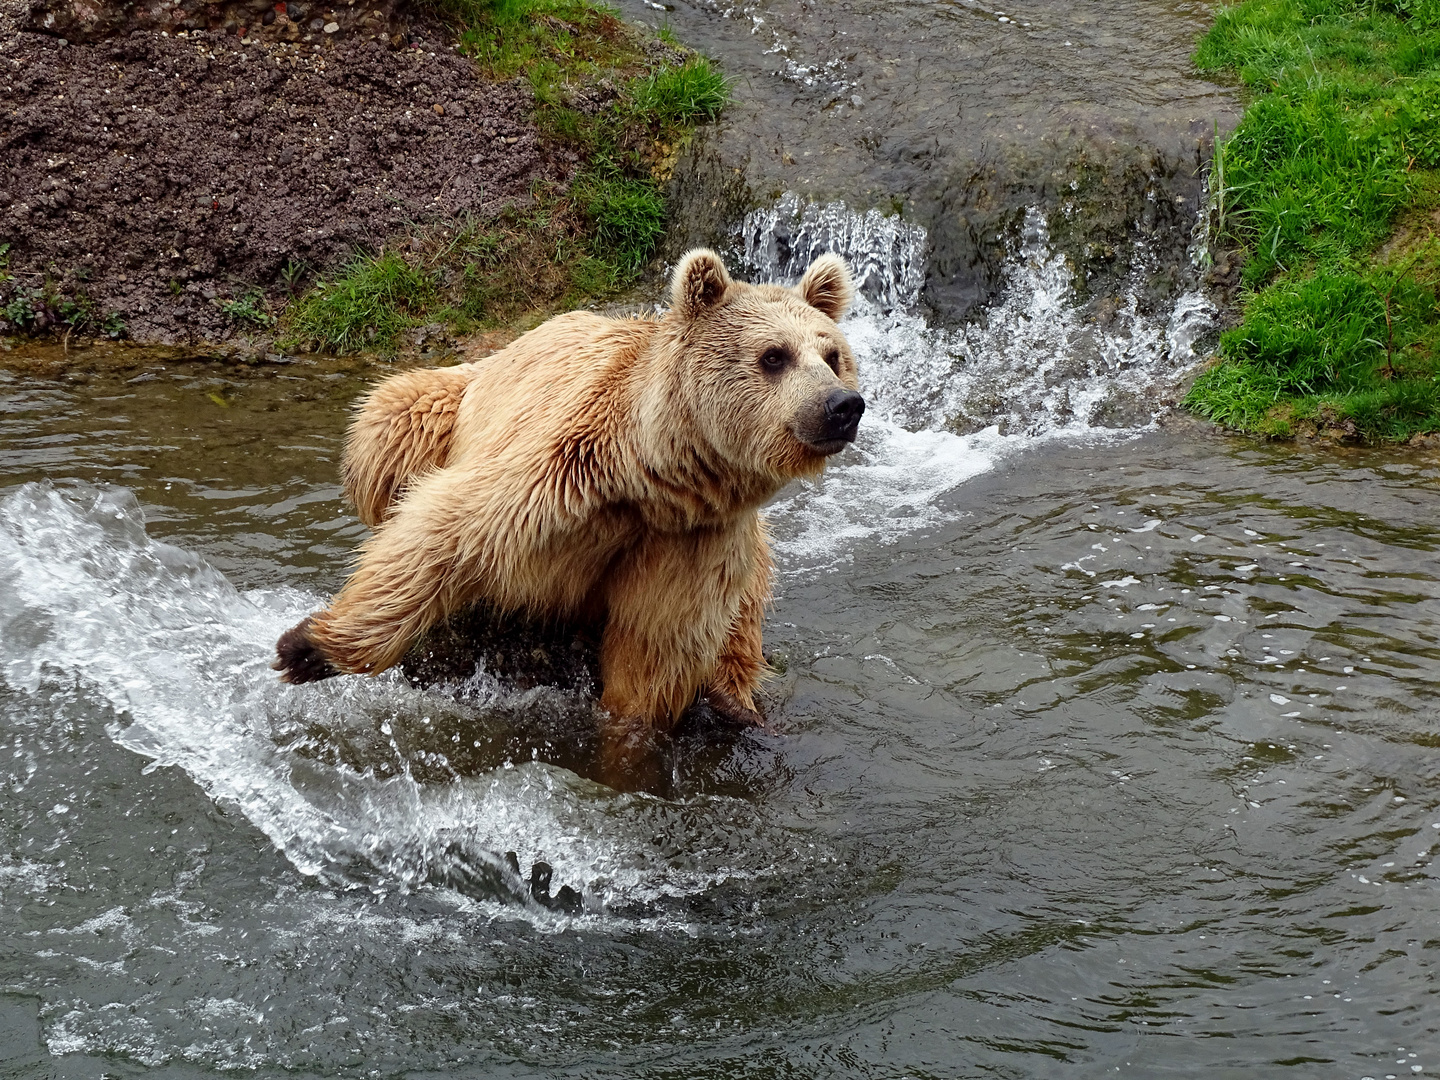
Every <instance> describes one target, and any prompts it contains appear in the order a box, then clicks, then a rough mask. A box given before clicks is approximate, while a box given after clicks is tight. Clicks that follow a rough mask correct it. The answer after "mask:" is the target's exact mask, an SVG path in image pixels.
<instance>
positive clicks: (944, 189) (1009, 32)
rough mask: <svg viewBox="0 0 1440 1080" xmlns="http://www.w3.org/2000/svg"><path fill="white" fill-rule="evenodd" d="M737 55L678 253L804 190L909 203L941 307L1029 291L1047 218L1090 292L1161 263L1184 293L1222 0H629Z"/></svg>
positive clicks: (680, 187) (1167, 283)
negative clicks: (1020, 257) (1025, 266)
mask: <svg viewBox="0 0 1440 1080" xmlns="http://www.w3.org/2000/svg"><path fill="white" fill-rule="evenodd" d="M619 6H620V8H621V10H622V11H623V12H624V14H625V15H626V16H627V17H629V18H631V19H635V20H639V21H644V22H648V23H650V24H651V25H653V26H657V27H658V26H661V25H668V26H669V27H670V28H671V29H672V30H673V31H674V32H675V34H676V36H677V37H679V38H680V39H681V40H682V41H685V42H687V43H689V44H692V45H694V46H696V47H697V48H700V49H702V50H703V51H705V52H706V53H708V54H709V55H711V56H713V57H714V58H716V59H717V60H718V61H719V62H720V64H721V66H722V68H723V69H724V70H725V72H726V74H727V75H729V76H730V77H731V78H732V79H733V81H734V86H733V93H732V98H733V101H732V104H731V106H730V108H729V109H728V110H727V112H726V113H725V115H724V117H722V119H721V122H720V124H719V126H718V128H716V129H715V130H713V131H709V132H706V133H704V134H703V136H702V137H701V138H700V139H698V140H697V141H696V143H695V144H694V145H693V146H692V147H691V148H690V149H689V150H688V151H687V152H686V153H685V154H683V155H682V156H681V159H680V161H679V163H678V165H677V172H676V178H675V183H674V185H672V195H673V196H674V197H675V198H677V199H678V200H679V203H680V207H679V210H678V211H677V212H676V213H675V214H674V215H672V218H673V224H672V241H671V248H672V250H673V252H674V253H678V251H679V250H681V249H683V248H684V247H685V246H687V245H693V244H698V243H708V244H712V245H715V244H721V243H724V242H726V241H728V239H729V236H730V229H731V226H732V225H733V223H734V220H735V219H736V218H737V217H738V216H739V214H740V213H741V212H743V211H745V210H751V209H754V208H755V207H757V206H766V205H769V204H770V203H772V202H773V201H774V200H775V199H776V198H777V197H779V196H781V195H782V194H784V193H786V192H795V193H798V194H799V195H801V196H803V197H804V198H805V199H806V200H809V201H813V202H819V203H826V202H830V201H833V200H836V199H838V200H841V201H843V202H845V203H847V204H848V205H850V206H854V207H857V208H861V209H864V208H868V207H875V208H878V209H880V210H882V211H883V212H885V213H887V214H894V213H897V212H898V213H900V214H901V215H903V217H904V219H905V220H906V221H907V222H910V223H912V224H915V225H918V226H920V227H922V228H924V229H925V230H927V232H928V234H929V251H928V253H927V259H926V261H925V263H924V265H923V266H922V267H921V271H922V273H923V275H924V299H925V302H926V304H927V306H928V307H929V308H930V309H931V310H932V311H933V312H935V313H937V314H939V315H940V316H942V317H943V318H944V319H945V320H947V321H953V320H956V319H960V318H966V317H971V316H973V315H975V314H976V312H977V311H978V310H980V309H983V308H984V307H985V306H987V305H990V304H993V303H995V302H997V301H999V300H1000V299H1001V298H1002V297H1003V296H1004V294H1005V293H1006V292H1007V291H1008V288H1009V275H1008V272H1007V269H1006V267H1005V265H1004V264H1005V262H1006V260H1007V259H1008V258H1009V257H1010V256H1011V254H1012V253H1013V251H1014V249H1015V247H1016V244H1017V242H1018V240H1019V239H1020V233H1021V231H1022V230H1023V229H1024V227H1025V220H1024V219H1025V217H1026V215H1027V213H1030V212H1033V211H1034V210H1036V209H1037V208H1038V210H1039V211H1040V212H1041V214H1042V215H1043V216H1044V218H1045V219H1046V222H1047V224H1048V227H1049V229H1050V232H1051V234H1052V237H1053V240H1054V243H1055V246H1056V248H1057V250H1058V252H1059V253H1060V254H1062V255H1063V256H1064V257H1065V259H1066V260H1067V261H1068V262H1069V263H1070V264H1071V266H1072V268H1073V269H1074V270H1075V271H1076V272H1077V274H1078V277H1079V280H1080V283H1081V286H1082V289H1084V290H1087V291H1089V292H1093V293H1094V294H1095V296H1096V297H1105V296H1109V295H1111V294H1112V292H1113V291H1114V290H1115V289H1116V288H1118V289H1119V290H1120V292H1121V293H1123V292H1125V291H1127V279H1129V278H1130V277H1131V275H1132V271H1134V270H1136V269H1137V268H1138V267H1137V266H1136V265H1135V264H1133V263H1132V261H1131V259H1130V255H1131V252H1132V251H1133V250H1134V247H1135V244H1136V242H1137V241H1140V242H1143V244H1144V246H1145V247H1146V249H1147V255H1148V259H1149V262H1150V264H1151V265H1149V267H1148V269H1147V270H1146V274H1147V278H1148V285H1147V289H1146V290H1145V294H1146V295H1150V294H1158V295H1161V296H1162V297H1164V298H1169V297H1170V296H1171V295H1173V293H1174V292H1175V291H1176V289H1175V283H1174V281H1173V280H1172V274H1173V272H1174V270H1175V269H1176V268H1177V267H1179V266H1181V265H1182V264H1183V262H1184V254H1185V249H1186V247H1187V246H1188V243H1189V232H1190V228H1191V226H1192V224H1193V222H1194V215H1195V209H1196V207H1197V205H1198V204H1199V202H1200V201H1201V200H1202V199H1203V197H1204V195H1203V190H1202V185H1203V182H1204V175H1205V170H1206V167H1207V166H1206V162H1207V161H1208V159H1209V155H1210V146H1211V142H1212V140H1213V138H1214V136H1215V134H1216V133H1217V132H1219V133H1220V134H1222V135H1223V134H1225V133H1227V132H1228V131H1229V130H1230V128H1232V127H1233V125H1234V123H1235V122H1236V119H1237V118H1238V116H1239V111H1240V110H1239V105H1238V102H1237V101H1236V98H1235V95H1234V93H1233V92H1232V91H1231V90H1230V89H1229V88H1226V87H1222V86H1218V85H1216V84H1215V83H1213V82H1210V81H1208V80H1206V79H1204V78H1201V77H1200V76H1199V75H1198V74H1197V73H1196V71H1195V70H1194V68H1193V66H1192V64H1191V60H1190V58H1191V54H1192V53H1193V51H1194V47H1195V41H1196V39H1197V38H1198V37H1199V35H1200V34H1201V33H1202V32H1203V31H1204V29H1205V28H1206V27H1207V26H1208V25H1209V21H1210V18H1211V6H1210V5H1209V4H1207V3H1203V2H1188V0H1185V2H1176V0H1107V2H1106V3H1104V4H1097V3H1083V4H1075V3H1065V2H1063V0H1023V3H1021V4H1019V5H1018V6H1016V5H1012V4H1011V3H1009V2H1008V0H994V2H993V3H992V2H990V0H985V2H980V0H902V2H894V0H831V2H829V3H814V2H812V0H663V2H661V0H620V3H619Z"/></svg>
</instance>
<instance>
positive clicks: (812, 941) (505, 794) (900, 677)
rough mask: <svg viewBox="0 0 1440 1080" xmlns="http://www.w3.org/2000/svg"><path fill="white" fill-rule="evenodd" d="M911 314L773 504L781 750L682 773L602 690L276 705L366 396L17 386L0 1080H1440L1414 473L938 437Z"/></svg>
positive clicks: (1235, 452) (1436, 739)
mask: <svg viewBox="0 0 1440 1080" xmlns="http://www.w3.org/2000/svg"><path fill="white" fill-rule="evenodd" d="M887 325H890V324H889V323H886V321H885V319H884V318H883V317H881V316H878V315H875V314H874V313H871V314H869V315H866V316H864V317H863V318H862V319H860V320H855V321H852V323H851V324H850V327H849V328H850V332H851V334H852V337H854V338H855V339H856V340H857V342H858V343H860V352H861V358H862V363H865V362H867V361H868V362H869V367H868V368H867V372H868V374H867V379H868V384H867V393H868V394H870V396H871V398H872V400H874V401H875V402H876V403H877V404H876V410H875V411H876V416H875V423H874V424H870V425H869V434H868V435H867V437H866V439H865V440H862V444H861V446H860V447H858V448H857V449H855V450H852V451H849V452H847V455H846V456H845V458H844V459H843V460H842V461H841V462H840V463H839V466H838V467H837V468H835V469H834V470H832V472H831V474H830V475H829V476H827V478H826V480H825V481H824V484H823V485H822V486H821V487H819V488H816V489H809V490H804V491H797V492H793V493H789V494H787V495H786V496H785V497H783V498H782V499H781V500H779V501H778V502H777V504H776V506H775V507H774V509H773V510H772V517H773V519H774V524H775V528H776V533H777V550H778V552H779V557H780V562H781V567H782V575H781V579H780V589H779V593H780V595H779V598H778V600H777V602H776V605H775V609H774V612H773V614H772V618H771V621H770V624H769V627H768V643H769V645H770V647H771V648H772V649H773V650H774V651H775V653H776V654H777V655H778V656H779V657H781V658H783V660H784V663H785V667H786V672H785V675H784V676H783V678H781V679H779V680H778V681H777V684H776V685H775V686H774V687H773V690H772V700H773V705H772V710H771V718H772V725H771V730H769V731H766V732H760V733H746V734H744V735H741V736H738V737H734V738H728V739H727V738H719V739H717V738H707V737H690V738H687V739H684V740H681V742H680V743H679V745H678V746H677V747H676V749H675V752H674V754H673V760H672V769H673V775H672V777H671V780H670V786H669V789H668V790H667V791H666V793H665V795H664V797H658V796H651V795H644V794H629V795H623V794H616V793H615V792H613V791H610V790H609V789H606V788H603V787H601V786H600V785H598V784H595V783H594V782H592V781H590V780H588V779H585V778H584V776H583V775H581V773H577V772H576V771H575V770H574V769H572V768H570V767H567V762H572V761H573V759H574V758H575V752H574V744H575V740H576V739H577V738H580V736H579V735H577V731H579V730H580V729H582V728H583V726H584V723H585V718H586V716H587V715H588V714H586V712H585V707H584V705H583V703H582V702H579V701H577V700H575V699H574V696H573V695H571V696H570V697H569V698H567V696H566V695H565V694H562V693H560V692H558V691H557V692H554V693H551V694H550V695H549V696H548V697H547V696H546V694H545V693H544V692H540V693H537V692H531V693H530V695H529V696H528V697H526V696H524V695H518V696H517V695H516V694H514V693H511V692H508V691H506V690H505V689H504V688H503V687H500V686H498V685H497V684H495V683H494V682H493V680H487V679H486V678H485V677H484V676H483V675H482V676H477V678H476V679H474V680H472V681H471V682H470V683H469V684H466V685H464V686H461V687H450V688H448V689H444V688H442V689H438V690H431V691H421V690H415V689H411V688H409V687H408V686H406V685H404V684H403V683H402V682H401V681H400V680H398V679H381V680H376V681H375V682H368V681H365V680H359V679H353V680H344V681H339V682H336V683H331V684H326V685H324V686H321V687H309V688H290V687H282V686H280V685H279V684H278V683H276V682H275V680H274V676H273V673H272V672H270V671H269V670H268V669H267V667H266V663H267V660H268V657H269V650H270V648H271V645H272V643H273V641H274V638H275V636H276V634H277V633H278V632H279V630H281V629H283V628H284V627H286V626H288V625H290V624H291V623H293V622H294V621H295V620H296V619H297V618H298V617H299V616H300V615H301V614H303V613H304V612H305V611H307V610H309V609H310V608H312V607H313V606H315V605H316V604H318V603H319V602H320V600H321V598H322V597H323V595H324V594H325V593H327V592H328V591H329V590H330V589H332V588H334V587H335V585H336V584H337V583H338V581H339V580H340V579H341V577H342V575H343V572H344V565H345V559H346V557H347V554H348V552H349V551H350V550H351V548H352V546H353V544H354V542H355V541H356V540H357V539H358V537H359V536H360V535H361V532H360V530H359V528H358V526H357V525H355V523H354V522H353V519H351V518H350V517H349V516H348V514H346V513H345V510H344V508H343V506H342V505H341V504H340V503H339V501H338V490H337V488H336V486H335V476H334V471H335V457H336V452H337V449H338V440H339V436H340V433H341V429H342V427H343V423H344V418H345V413H344V410H345V406H346V404H347V403H348V401H349V399H350V397H351V396H352V395H353V394H354V393H355V391H356V390H357V389H358V387H359V384H360V383H359V379H358V378H357V377H356V376H354V375H348V374H346V373H344V372H337V371H328V370H326V369H324V368H322V367H318V366H315V367H311V366H307V365H305V364H303V363H302V364H298V365H294V366H291V367H288V368H280V369H266V370H265V371H264V372H263V373H261V374H260V375H255V374H253V373H248V374H247V373H245V372H243V371H241V370H239V369H234V368H223V367H220V366H203V365H190V366H186V365H178V366H176V365H172V366H167V367H164V368H161V367H160V366H159V365H156V366H155V368H154V369H153V370H149V371H142V372H140V373H138V375H137V373H136V372H135V371H127V372H125V373H124V374H123V375H117V376H104V375H95V376H91V377H88V378H81V379H76V380H72V381H68V382H61V381H57V380H54V379H47V378H42V377H38V376H21V375H6V376H3V378H4V380H5V381H4V382H3V384H0V401H3V414H0V477H3V480H0V484H3V485H4V487H3V491H0V641H3V657H0V664H3V666H0V675H3V682H0V745H3V748H4V753H3V756H0V762H3V765H0V912H3V915H0V938H3V942H4V949H3V952H0V1051H3V1052H0V1061H10V1062H11V1063H12V1064H11V1065H9V1066H8V1067H9V1069H10V1070H11V1071H10V1075H16V1076H32V1075H35V1076H43V1075H63V1076H94V1075H99V1072H100V1071H104V1072H106V1073H108V1074H109V1075H111V1076H117V1077H121V1076H131V1075H134V1076H138V1075H140V1074H142V1073H144V1074H146V1075H149V1074H150V1072H151V1070H152V1069H153V1068H154V1067H155V1066H161V1065H163V1066H164V1068H163V1069H161V1071H160V1075H173V1076H200V1075H214V1074H219V1073H227V1072H229V1071H231V1070H236V1069H240V1070H253V1072H255V1073H257V1074H259V1075H274V1074H276V1073H277V1072H280V1071H282V1070H289V1071H290V1073H291V1074H293V1075H301V1076H306V1075H356V1076H360V1075H377V1076H400V1075H405V1076H420V1075H436V1074H440V1075H446V1076H476V1077H479V1076H487V1077H488V1076H542V1075H544V1076H550V1075H567V1076H568V1075H574V1076H616V1077H620V1076H655V1077H663V1076H679V1075H686V1076H715V1077H722V1076H742V1075H743V1076H752V1075H753V1076H772V1075H773V1076H780V1075H796V1076H875V1077H882V1076H883V1077H900V1076H962V1075H963V1076H972V1075H974V1076H978V1075H1002V1076H1017V1077H1019V1076H1024V1077H1032V1076H1033V1077H1046V1076H1052V1075H1055V1070H1056V1069H1057V1068H1067V1067H1078V1074H1079V1075H1100V1074H1101V1073H1110V1072H1116V1071H1118V1072H1120V1073H1130V1074H1132V1075H1146V1076H1148V1075H1158V1074H1161V1073H1163V1074H1165V1075H1188V1074H1201V1073H1202V1072H1204V1073H1206V1074H1214V1073H1215V1070H1216V1069H1220V1070H1222V1072H1221V1074H1222V1075H1237V1076H1238V1075H1246V1076H1253V1075H1270V1074H1271V1073H1278V1072H1280V1071H1281V1070H1282V1068H1285V1067H1287V1066H1288V1067H1289V1071H1290V1072H1291V1073H1293V1074H1295V1075H1307V1076H1308V1075H1317V1076H1318V1075H1325V1076H1354V1077H1361V1076H1373V1077H1376V1078H1379V1077H1383V1076H1387V1075H1397V1076H1398V1075H1406V1076H1409V1075H1415V1072H1414V1070H1415V1069H1416V1068H1419V1069H1423V1070H1425V1072H1427V1073H1428V1072H1433V1071H1436V1070H1440V1009H1437V1008H1436V1000H1435V999H1436V989H1435V987H1436V981H1435V965H1436V957H1437V949H1440V940H1437V938H1436V935H1435V930H1434V928H1435V926H1436V925H1440V889H1437V867H1436V865H1435V862H1434V857H1435V852H1436V851H1440V771H1437V767H1436V761H1437V758H1436V753H1437V747H1440V725H1437V721H1436V719H1435V716H1436V709H1435V700H1434V699H1435V690H1434V687H1435V685H1436V684H1437V676H1440V648H1437V644H1436V625H1437V616H1440V582H1437V575H1436V573H1435V564H1434V552H1435V548H1436V544H1437V540H1440V535H1437V529H1436V526H1435V517H1436V515H1435V507H1436V498H1437V488H1440V468H1437V465H1436V463H1435V461H1434V460H1433V458H1432V459H1421V458H1417V457H1413V456H1407V455H1405V454H1403V453H1398V452H1391V453H1380V452H1365V451H1323V450H1307V451H1303V452H1300V453H1298V454H1297V453H1295V452H1293V450H1292V449H1291V448H1288V447H1287V448H1269V447H1265V446H1262V445H1256V444H1251V443H1246V442H1232V441H1225V440H1221V439H1219V438H1216V437H1214V436H1211V435H1209V434H1207V433H1203V432H1197V431H1194V430H1190V429H1188V428H1182V429H1179V430H1150V431H1148V432H1145V433H1140V434H1135V433H1123V432H1109V433H1106V432H1102V431H1097V430H1091V431H1088V432H1087V431H1084V430H1082V429H1080V428H1079V427H1076V426H1073V424H1072V426H1071V427H1070V428H1068V429H1067V428H1065V427H1064V426H1063V424H1061V425H1059V426H1051V427H1049V428H1046V427H1045V426H1044V425H1045V423H1047V422H1048V421H1045V420H1044V419H1043V418H1044V417H1046V416H1049V415H1050V414H1048V413H1046V412H1045V411H1044V410H1043V409H1037V410H1036V411H1032V412H1031V413H1029V414H1028V415H1029V416H1030V417H1031V422H1032V425H1036V432H1037V433H1035V434H1023V433H1021V434H1012V435H1009V436H1004V435H1001V434H999V433H998V431H996V430H995V429H993V428H992V429H990V430H989V431H986V432H980V433H977V434H974V435H970V436H960V435H956V434H951V433H947V432H945V431H944V430H943V429H942V428H941V427H937V426H936V424H935V423H934V422H933V418H932V421H931V422H921V421H917V420H915V419H914V418H911V419H909V420H907V419H906V418H904V417H902V416H899V415H898V414H896V413H895V412H894V409H893V407H892V406H893V402H894V400H898V399H895V398H893V397H892V396H887V395H893V394H894V393H896V391H895V390H894V388H893V387H892V388H891V389H889V390H887V386H890V384H889V383H887V382H886V380H887V378H889V377H890V376H892V375H894V374H895V372H896V371H897V370H899V369H897V368H895V367H894V363H895V362H896V361H891V360H886V359H885V357H886V355H887V354H886V353H885V351H884V349H882V348H880V347H879V346H878V345H876V344H875V341H874V339H873V338H867V337H866V335H867V334H869V335H880V334H881V331H882V330H883V328H884V327H885V326H887ZM891 329H892V330H894V329H895V328H894V327H893V326H891ZM913 329H914V328H913V327H910V328H908V329H907V328H906V327H903V326H902V327H900V328H899V330H897V331H896V332H897V333H902V334H903V333H909V332H910V330H913ZM892 343H893V341H892ZM957 363H959V364H961V366H962V367H963V366H964V363H965V361H964V360H963V359H962V360H960V361H957ZM1118 377H1120V378H1124V377H1126V376H1125V375H1124V373H1123V372H1122V373H1120V374H1119V375H1118ZM137 378H139V380H140V381H135V380H136V379H137ZM1099 378H1100V377H1099V376H1095V375H1093V374H1092V375H1087V376H1084V381H1083V385H1080V386H1077V388H1076V393H1077V395H1078V394H1079V392H1080V390H1081V389H1084V388H1087V387H1088V388H1089V389H1090V391H1092V392H1094V391H1095V387H1096V386H1097V385H1098V383H1097V379H1099ZM217 398H218V399H219V401H223V402H224V405H221V404H219V403H218V402H217ZM887 402H890V403H891V404H887ZM942 412H943V410H942ZM887 417H888V419H887ZM1037 417H1038V418H1040V419H1036V418H1037ZM1017 423H1018V421H1017ZM867 424H869V421H868V420H867ZM907 425H908V426H907ZM1017 430H1018V429H1017ZM926 462H929V463H930V465H929V466H926V465H925V463H926ZM927 468H929V470H930V471H929V472H927V471H926V469H927ZM887 470H888V471H887ZM377 732H378V733H382V734H383V736H384V738H383V739H380V736H377V734H376V733H377ZM462 732H463V733H464V742H463V743H457V742H455V741H454V739H455V738H458V737H459V736H460V735H461V733H462ZM472 736H473V738H472ZM376 739H380V741H381V742H383V743H384V745H383V746H379V747H378V749H377V745H376V743H375V740H376ZM367 740H369V741H367ZM472 742H473V743H475V744H477V745H476V746H472V745H470V744H471V743H472ZM357 761H358V762H360V763H361V765H362V766H363V765H364V763H365V762H367V761H368V762H369V763H370V765H369V767H357V766H356V762H357ZM582 772H583V770H582ZM506 851H514V852H516V854H517V856H518V858H519V861H520V864H521V865H522V866H527V867H528V865H529V864H530V863H531V862H532V861H535V860H539V859H544V860H546V861H548V862H549V863H551V864H552V865H553V866H554V868H555V881H556V885H557V886H558V885H559V884H561V883H566V884H571V885H574V886H575V887H577V888H580V889H581V890H582V892H583V894H584V903H585V910H584V912H583V913H582V914H581V915H579V916H578V917H575V918H567V917H564V916H561V915H557V914H554V913H551V912H548V911H546V910H544V909H542V908H540V907H538V906H537V905H536V904H534V903H532V902H529V901H527V899H526V898H525V890H524V885H523V882H521V881H520V880H519V879H518V878H516V877H515V876H514V875H513V874H512V873H511V872H510V871H508V870H507V868H506V867H505V864H504V862H503V860H501V858H500V855H501V854H502V853H503V852H506ZM1400 1048H1403V1049H1400ZM17 1070H18V1071H17Z"/></svg>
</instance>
